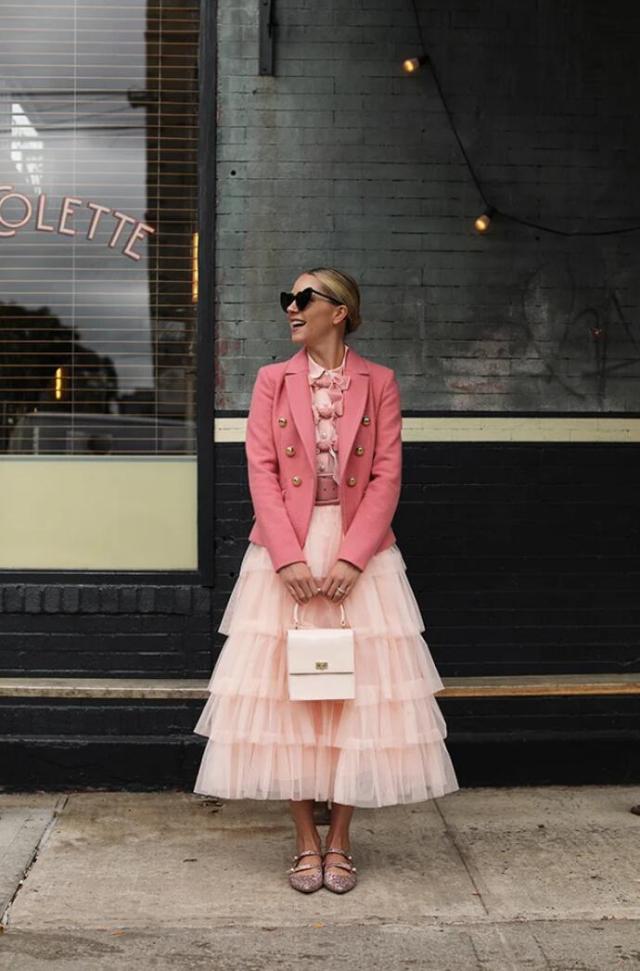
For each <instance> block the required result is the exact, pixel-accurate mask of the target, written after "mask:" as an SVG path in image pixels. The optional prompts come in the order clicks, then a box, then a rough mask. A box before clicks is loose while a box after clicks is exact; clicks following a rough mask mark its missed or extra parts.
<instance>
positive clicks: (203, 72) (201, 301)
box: [0, 0, 217, 587]
mask: <svg viewBox="0 0 640 971" xmlns="http://www.w3.org/2000/svg"><path fill="white" fill-rule="evenodd" d="M216 24H217V0H200V18H199V29H200V36H199V43H198V65H197V67H198V98H199V103H198V203H197V212H198V306H197V315H196V321H197V325H196V326H197V338H196V441H197V455H196V464H197V517H198V522H197V548H198V566H197V567H196V568H195V569H193V570H41V569H33V570H26V569H20V570H5V569H0V583H1V584H2V585H6V584H13V583H56V584H65V583H68V584H74V583H75V584H103V585H104V584H119V585H122V584H128V585H131V586H136V585H152V586H180V585H183V586H188V585H191V586H204V587H213V586H215V551H214V526H215V515H214V483H215V452H214V400H215V397H214V396H215V372H214V367H213V364H214V347H215V330H216V320H215V299H214V297H215V290H214V286H215V285H214V278H215V271H214V260H215V176H216V74H217V63H216Z"/></svg>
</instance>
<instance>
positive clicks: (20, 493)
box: [0, 455, 198, 570]
mask: <svg viewBox="0 0 640 971" xmlns="http://www.w3.org/2000/svg"><path fill="white" fill-rule="evenodd" d="M0 536H1V537H2V542H0V568H2V569H5V570H20V569H25V570H26V569H29V570H33V569H35V570H38V569H42V570H52V569H53V570H65V569H68V570H194V569H197V565H198V563H197V464H196V460H195V458H191V457H189V458H188V459H185V458H172V459H165V458H163V459H160V458H157V457H155V456H153V457H150V458H149V457H145V458H123V459H120V458H116V457H114V456H104V457H93V456H82V457H77V458H57V457H56V456H39V455H34V456H24V457H23V456H20V457H18V456H15V457H13V456H12V457H11V458H5V459H3V461H2V466H1V468H0Z"/></svg>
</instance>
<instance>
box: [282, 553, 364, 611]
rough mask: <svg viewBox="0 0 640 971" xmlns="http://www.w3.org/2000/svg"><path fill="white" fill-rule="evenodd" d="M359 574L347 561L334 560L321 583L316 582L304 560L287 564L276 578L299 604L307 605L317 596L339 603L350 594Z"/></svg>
mask: <svg viewBox="0 0 640 971" xmlns="http://www.w3.org/2000/svg"><path fill="white" fill-rule="evenodd" d="M361 573H362V570H360V568H359V567H357V566H354V565H353V563H349V561H348V560H336V562H335V563H334V565H333V567H332V568H331V570H329V573H328V574H327V576H326V577H325V578H324V580H323V581H322V583H320V581H318V580H316V578H315V577H314V576H313V574H312V573H311V570H310V569H309V565H308V563H306V561H304V560H298V561H297V562H295V563H289V564H287V566H283V567H281V568H280V569H279V570H278V576H279V577H280V578H281V579H282V581H283V583H284V584H285V586H286V588H287V590H288V591H289V593H290V594H291V596H292V597H293V598H294V600H296V601H297V603H299V604H305V603H307V602H308V601H309V600H311V598H312V597H316V596H318V594H322V595H323V596H325V597H327V599H329V600H332V601H333V602H334V603H341V602H342V601H343V600H344V598H345V597H346V596H347V595H348V594H349V593H351V591H352V590H353V587H354V585H355V583H356V581H357V579H358V577H359V576H360V574H361Z"/></svg>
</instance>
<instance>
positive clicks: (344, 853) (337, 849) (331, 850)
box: [323, 846, 353, 860]
mask: <svg viewBox="0 0 640 971" xmlns="http://www.w3.org/2000/svg"><path fill="white" fill-rule="evenodd" d="M327 853H341V854H342V856H345V857H346V858H347V860H352V859H353V857H352V856H351V855H350V854H349V853H347V851H346V850H343V849H341V848H340V847H339V846H330V847H328V849H326V850H325V851H324V854H323V855H324V856H326V855H327Z"/></svg>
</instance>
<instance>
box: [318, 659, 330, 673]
mask: <svg viewBox="0 0 640 971" xmlns="http://www.w3.org/2000/svg"><path fill="white" fill-rule="evenodd" d="M328 667H329V662H328V661H316V671H326V670H327V668H328Z"/></svg>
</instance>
